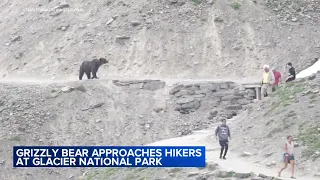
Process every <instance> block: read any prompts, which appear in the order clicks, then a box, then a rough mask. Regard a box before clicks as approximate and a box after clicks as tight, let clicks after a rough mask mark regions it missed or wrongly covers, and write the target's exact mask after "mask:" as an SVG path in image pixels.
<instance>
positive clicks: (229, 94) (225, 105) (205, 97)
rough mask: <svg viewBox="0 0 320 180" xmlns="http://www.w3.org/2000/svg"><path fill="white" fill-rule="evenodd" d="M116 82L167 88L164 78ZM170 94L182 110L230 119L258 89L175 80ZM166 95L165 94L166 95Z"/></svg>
mask: <svg viewBox="0 0 320 180" xmlns="http://www.w3.org/2000/svg"><path fill="white" fill-rule="evenodd" d="M113 84H114V85H116V86H120V87H125V88H129V89H143V90H150V91H156V90H160V89H163V90H165V89H166V88H168V87H166V83H165V82H163V81H160V80H135V81H123V80H122V81H120V80H113ZM169 88H170V89H169V93H168V96H170V97H169V99H170V101H172V102H173V109H174V110H176V111H178V112H180V113H181V114H189V113H192V112H195V111H199V112H202V113H208V114H207V118H208V119H209V120H221V119H230V118H232V117H233V116H236V115H237V114H238V113H239V112H240V111H242V110H243V109H244V108H245V106H246V105H247V104H250V103H252V101H253V99H254V98H255V91H254V89H247V90H246V89H244V88H243V87H242V86H241V85H240V84H236V83H234V82H203V83H193V84H175V85H174V86H173V87H169ZM163 98H165V97H163Z"/></svg>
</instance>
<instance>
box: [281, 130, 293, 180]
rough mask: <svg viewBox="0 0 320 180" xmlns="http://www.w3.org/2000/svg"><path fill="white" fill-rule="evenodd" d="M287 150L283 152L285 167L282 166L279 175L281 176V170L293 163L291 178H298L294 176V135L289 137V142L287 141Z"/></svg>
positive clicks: (285, 148)
mask: <svg viewBox="0 0 320 180" xmlns="http://www.w3.org/2000/svg"><path fill="white" fill-rule="evenodd" d="M284 150H285V152H284V153H283V161H284V167H283V168H281V170H280V171H279V172H278V177H280V175H281V172H282V171H283V170H284V169H285V168H287V166H288V164H289V163H290V164H291V178H292V179H296V178H295V177H294V176H293V173H294V164H295V162H294V144H293V142H292V136H288V137H287V142H286V143H285V147H284Z"/></svg>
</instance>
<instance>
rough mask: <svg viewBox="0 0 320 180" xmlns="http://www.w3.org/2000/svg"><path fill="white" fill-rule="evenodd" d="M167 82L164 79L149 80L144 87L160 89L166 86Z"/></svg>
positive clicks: (152, 89)
mask: <svg viewBox="0 0 320 180" xmlns="http://www.w3.org/2000/svg"><path fill="white" fill-rule="evenodd" d="M165 84H166V83H165V82H163V81H149V82H147V83H145V84H144V86H143V89H146V90H151V91H155V90H158V89H162V88H163V87H164V86H165Z"/></svg>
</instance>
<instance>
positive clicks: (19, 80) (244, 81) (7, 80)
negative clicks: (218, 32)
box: [0, 76, 258, 86]
mask: <svg viewBox="0 0 320 180" xmlns="http://www.w3.org/2000/svg"><path fill="white" fill-rule="evenodd" d="M99 80H123V81H125V80H130V81H131V80H134V81H139V80H161V81H165V82H166V84H167V85H169V86H172V85H173V84H175V83H195V82H199V83H200V82H226V81H231V82H235V83H240V84H248V83H256V82H258V81H257V79H254V78H242V79H218V78H212V79H168V78H139V79H136V78H135V79H128V78H119V77H108V78H101V79H93V80H89V81H99ZM82 81H88V80H87V79H84V80H82ZM1 82H4V83H15V84H16V83H18V84H52V83H67V82H80V81H79V80H78V79H76V77H75V78H63V79H61V78H60V79H48V78H45V77H43V78H39V77H31V76H30V77H11V78H3V79H0V83H1Z"/></svg>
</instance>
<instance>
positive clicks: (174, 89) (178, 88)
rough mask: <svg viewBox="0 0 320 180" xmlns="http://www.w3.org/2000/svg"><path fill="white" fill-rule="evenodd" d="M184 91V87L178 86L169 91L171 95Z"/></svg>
mask: <svg viewBox="0 0 320 180" xmlns="http://www.w3.org/2000/svg"><path fill="white" fill-rule="evenodd" d="M182 89H185V87H184V85H178V86H176V87H174V88H172V89H171V90H170V91H169V94H175V93H177V92H179V91H180V90H182Z"/></svg>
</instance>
